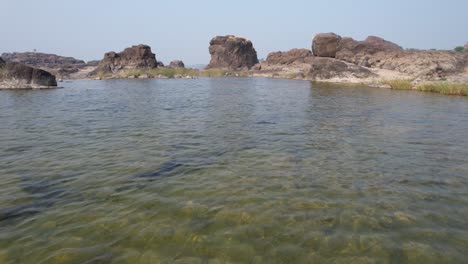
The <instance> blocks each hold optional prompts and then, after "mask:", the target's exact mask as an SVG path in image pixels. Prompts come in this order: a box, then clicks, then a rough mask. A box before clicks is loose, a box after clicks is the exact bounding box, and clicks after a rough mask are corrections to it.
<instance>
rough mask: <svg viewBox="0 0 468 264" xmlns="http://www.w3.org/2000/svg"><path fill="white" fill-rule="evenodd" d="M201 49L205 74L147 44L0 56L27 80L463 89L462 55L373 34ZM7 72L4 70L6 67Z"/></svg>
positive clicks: (467, 67)
mask: <svg viewBox="0 0 468 264" xmlns="http://www.w3.org/2000/svg"><path fill="white" fill-rule="evenodd" d="M208 50H209V53H210V55H211V60H210V62H209V64H208V66H207V67H206V68H205V69H204V70H197V69H186V68H185V64H184V63H183V61H181V60H174V61H172V62H170V63H169V64H168V66H167V67H166V66H164V64H163V63H162V62H161V61H158V60H157V59H156V54H154V53H153V52H152V50H151V47H149V46H147V45H137V46H132V47H129V48H126V49H125V50H123V51H122V52H113V51H111V52H107V53H106V54H105V55H104V58H103V59H102V60H100V61H99V62H97V61H94V62H89V63H86V62H84V61H82V60H76V59H74V58H70V57H61V56H57V55H53V54H42V53H12V54H5V53H4V54H2V58H3V59H4V60H5V61H6V62H2V63H3V65H9V64H11V63H16V64H18V65H23V66H24V67H30V68H32V69H35V70H32V72H33V75H34V76H35V75H37V74H38V73H36V71H39V70H38V69H36V68H40V69H41V70H42V71H45V72H47V73H48V72H50V73H49V74H50V75H52V76H54V75H55V76H58V79H59V80H61V79H99V80H100V79H110V78H193V77H198V76H208V77H223V76H238V77H245V76H251V77H269V78H287V79H301V80H309V81H318V82H336V83H353V84H363V85H369V86H376V87H385V88H393V87H392V85H390V84H391V81H392V80H404V81H406V82H407V83H409V85H410V86H411V87H410V88H411V89H413V88H414V89H415V88H416V87H417V86H418V85H421V84H426V83H441V82H444V83H455V84H465V85H466V84H468V52H455V51H439V50H405V49H403V48H402V47H400V46H399V45H397V44H395V43H392V42H390V41H387V40H384V39H382V38H379V37H376V36H369V37H368V38H366V39H365V40H363V41H357V40H354V39H352V38H347V37H341V36H339V35H337V34H334V33H321V34H317V35H316V36H315V37H314V38H313V40H312V45H311V49H310V50H308V49H292V50H290V51H278V52H272V53H270V54H268V56H267V58H266V60H264V61H259V59H258V57H257V52H256V50H255V48H254V45H253V43H252V41H250V40H248V39H246V38H243V37H238V36H233V35H227V36H217V37H214V38H213V39H212V40H211V41H210V45H209V48H208ZM16 67H19V66H16ZM33 67H36V68H33ZM4 68H5V67H4ZM7 68H8V69H9V70H8V71H10V70H11V68H12V67H11V66H9V67H7ZM13 68H14V67H13ZM4 71H5V70H4ZM41 74H42V75H41V76H43V75H44V74H45V73H43V72H41ZM8 76H9V80H6V79H5V78H6V77H8ZM13 76H14V74H9V75H7V74H3V81H1V82H0V83H1V85H0V88H4V87H8V86H11V87H10V88H15V87H20V86H22V88H28V87H31V88H33V87H39V86H42V87H53V85H50V84H53V81H49V82H46V84H47V85H43V84H44V82H38V81H29V83H28V78H29V77H25V76H22V77H21V78H22V79H24V80H22V81H18V76H16V77H14V78H13V79H12V77H13ZM21 78H20V79H21ZM41 78H43V79H44V78H45V77H41ZM54 78H55V77H54ZM30 79H31V78H30ZM32 79H34V78H32ZM32 79H31V80H32ZM389 83H390V84H389ZM55 86H56V85H55Z"/></svg>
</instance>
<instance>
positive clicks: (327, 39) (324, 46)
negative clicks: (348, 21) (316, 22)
mask: <svg viewBox="0 0 468 264" xmlns="http://www.w3.org/2000/svg"><path fill="white" fill-rule="evenodd" d="M340 41H341V37H340V36H338V35H337V34H335V33H320V34H317V35H316V36H315V37H314V39H313V40H312V51H313V53H314V55H315V56H318V57H329V58H335V56H336V52H337V51H338V46H339V44H340Z"/></svg>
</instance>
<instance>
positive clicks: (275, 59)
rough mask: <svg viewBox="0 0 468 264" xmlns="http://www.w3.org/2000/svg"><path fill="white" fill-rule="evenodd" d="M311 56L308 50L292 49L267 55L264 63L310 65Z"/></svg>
mask: <svg viewBox="0 0 468 264" xmlns="http://www.w3.org/2000/svg"><path fill="white" fill-rule="evenodd" d="M313 57H314V56H313V54H312V52H311V51H310V50H308V49H292V50H289V51H285V52H282V51H278V52H272V53H270V54H268V56H267V59H266V63H267V64H269V65H290V64H294V63H311V62H312V58H313Z"/></svg>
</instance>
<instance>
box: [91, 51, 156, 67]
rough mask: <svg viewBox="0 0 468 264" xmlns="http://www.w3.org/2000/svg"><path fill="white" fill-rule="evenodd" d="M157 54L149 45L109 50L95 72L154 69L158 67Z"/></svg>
mask: <svg viewBox="0 0 468 264" xmlns="http://www.w3.org/2000/svg"><path fill="white" fill-rule="evenodd" d="M157 64H158V62H157V60H156V55H155V54H154V53H153V52H151V47H149V46H147V45H137V46H132V47H130V48H126V49H125V50H124V51H122V52H120V53H116V52H113V51H111V52H107V53H106V54H104V59H102V60H101V61H100V62H99V65H98V67H97V69H96V71H95V72H100V73H117V72H118V71H121V70H127V69H152V68H156V67H157Z"/></svg>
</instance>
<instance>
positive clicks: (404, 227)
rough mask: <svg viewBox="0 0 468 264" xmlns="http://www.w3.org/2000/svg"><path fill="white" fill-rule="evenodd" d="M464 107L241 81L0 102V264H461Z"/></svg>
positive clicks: (124, 87)
mask: <svg viewBox="0 0 468 264" xmlns="http://www.w3.org/2000/svg"><path fill="white" fill-rule="evenodd" d="M448 106H449V107H448ZM467 107H468V101H467V100H466V98H461V97H460V98H459V97H445V96H440V95H432V94H421V93H404V92H399V91H388V90H379V89H368V88H350V87H347V88H344V87H329V86H328V87H322V86H320V85H317V84H310V83H308V82H302V81H297V82H296V81H284V80H268V79H249V78H246V79H236V78H233V79H229V78H223V79H203V78H201V79H197V80H149V81H141V80H132V81H129V80H109V81H100V82H92V81H72V82H69V83H67V87H66V89H59V90H54V91H48V92H46V93H42V92H31V93H29V92H24V91H21V92H18V91H2V96H0V113H2V115H1V116H0V157H1V159H0V175H1V177H0V188H1V192H0V263H210V264H214V263H350V262H351V263H463V262H464V261H465V260H466V259H468V253H467V250H466V249H467V248H468V239H467V237H468V233H467V231H466V219H468V210H467V208H468V196H467V195H466V193H468V177H467V175H468V174H467V173H466V172H467V169H466V164H468V159H467V157H468V140H467V138H466V136H465V135H466V131H467V129H468V127H467V126H468V125H467V124H468V114H467V112H466V111H464V110H465V109H467ZM434 113H437V115H435V114H434ZM8 210H10V211H8ZM2 212H3V213H2ZM5 212H15V213H9V214H8V213H7V214H6V213H5ZM2 215H3V216H7V217H2Z"/></svg>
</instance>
